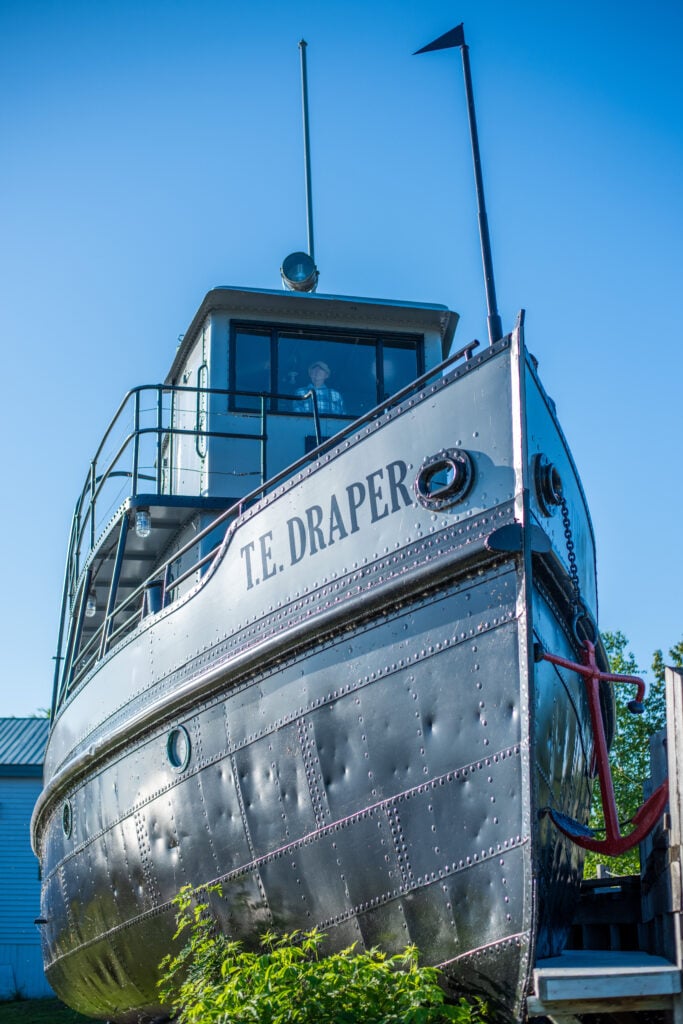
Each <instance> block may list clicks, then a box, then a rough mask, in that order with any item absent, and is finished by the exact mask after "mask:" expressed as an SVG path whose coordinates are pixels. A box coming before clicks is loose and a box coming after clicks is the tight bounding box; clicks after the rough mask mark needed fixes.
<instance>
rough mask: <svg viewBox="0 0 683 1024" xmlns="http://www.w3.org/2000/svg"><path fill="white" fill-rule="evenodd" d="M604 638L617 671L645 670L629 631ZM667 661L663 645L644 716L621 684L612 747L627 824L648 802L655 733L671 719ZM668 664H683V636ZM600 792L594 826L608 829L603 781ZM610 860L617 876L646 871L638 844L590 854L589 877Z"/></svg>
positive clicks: (657, 655)
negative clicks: (637, 712) (611, 854)
mask: <svg viewBox="0 0 683 1024" xmlns="http://www.w3.org/2000/svg"><path fill="white" fill-rule="evenodd" d="M602 638H603V640H604V643H605V649H606V651H607V655H608V657H609V662H610V667H611V669H612V671H613V672H617V673H619V674H620V675H636V676H642V675H643V673H642V671H641V670H640V669H639V667H638V664H637V662H636V659H635V657H634V655H633V653H632V651H629V650H628V640H627V639H626V637H625V636H624V634H623V633H621V632H619V631H616V632H614V633H612V632H605V633H603V634H602ZM666 663H667V662H665V659H664V656H663V654H662V652H661V650H658V651H655V653H654V654H653V656H652V676H653V679H652V681H651V682H650V685H649V687H648V691H647V698H646V701H645V711H644V713H643V714H642V715H634V714H632V713H631V712H630V711H629V710H628V707H627V705H628V702H629V700H630V699H631V696H632V695H631V694H628V695H627V694H626V693H625V692H624V689H623V687H622V686H620V685H617V695H616V696H617V716H616V729H615V735H614V742H613V744H612V749H611V751H610V764H611V767H612V778H613V780H614V795H615V798H616V803H617V810H618V813H619V820H620V822H622V823H623V824H624V825H625V824H626V823H627V822H628V821H630V819H631V818H632V817H633V815H634V814H635V813H636V811H637V810H638V808H639V807H640V805H641V804H642V802H643V782H644V780H645V779H646V778H647V777H648V776H649V774H650V737H651V736H653V735H654V733H656V732H658V731H659V730H660V729H663V728H664V726H665V724H666V698H665V692H664V667H665V664H666ZM668 663H669V664H672V665H675V666H678V667H679V668H680V667H683V640H681V641H679V643H677V644H675V646H674V647H672V648H670V650H669V661H668ZM594 794H595V798H594V802H593V809H592V813H591V820H590V825H591V828H593V829H596V830H600V829H604V826H605V821H604V817H603V813H602V805H601V803H600V797H599V789H598V786H597V782H596V785H595V789H594ZM605 861H606V863H607V867H608V869H609V871H610V873H611V874H614V875H633V874H638V873H639V871H640V860H639V853H638V848H637V847H636V848H635V849H634V850H629V851H628V853H625V854H622V856H621V857H614V858H611V857H610V858H605V857H604V855H601V854H595V853H589V854H587V855H586V861H585V866H584V874H585V875H586V877H588V878H591V877H595V875H596V873H597V865H598V864H599V863H603V862H605Z"/></svg>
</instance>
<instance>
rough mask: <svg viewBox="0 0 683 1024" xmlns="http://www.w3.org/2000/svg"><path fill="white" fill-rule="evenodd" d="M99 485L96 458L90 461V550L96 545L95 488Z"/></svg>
mask: <svg viewBox="0 0 683 1024" xmlns="http://www.w3.org/2000/svg"><path fill="white" fill-rule="evenodd" d="M96 487H97V468H96V466H95V462H94V460H93V461H92V462H91V463H90V550H91V551H92V549H93V548H94V547H95V489H96Z"/></svg>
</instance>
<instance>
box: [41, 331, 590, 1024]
mask: <svg viewBox="0 0 683 1024" xmlns="http://www.w3.org/2000/svg"><path fill="white" fill-rule="evenodd" d="M460 447H462V448H466V449H468V450H469V451H470V453H471V455H472V458H473V460H474V463H475V467H476V479H475V485H474V487H473V489H472V492H471V494H470V495H468V497H467V499H466V500H465V501H463V502H461V503H460V504H458V505H455V506H454V507H453V508H451V509H448V508H447V509H439V510H438V511H435V510H434V509H433V508H429V507H424V505H423V504H421V503H420V502H419V501H417V500H416V498H415V493H414V490H413V480H414V479H415V477H416V474H417V473H418V472H419V470H420V466H421V465H422V463H423V461H424V459H426V458H429V457H430V456H432V455H434V453H438V452H439V451H441V450H442V449H448V448H460ZM537 452H544V453H546V454H547V455H548V456H549V457H551V458H552V461H553V463H554V464H556V465H557V466H558V468H559V471H560V472H561V474H562V477H563V480H564V482H565V491H566V494H567V496H568V503H569V505H570V508H571V512H572V521H573V524H574V535H575V542H576V544H577V552H578V558H579V571H580V575H581V585H582V593H583V594H584V595H585V598H586V599H587V603H588V605H589V607H590V608H592V610H593V611H594V610H595V575H594V555H593V548H592V536H591V530H590V522H589V519H588V514H587V511H586V509H585V503H584V499H583V495H582V492H581V487H580V483H579V481H578V478H577V477H576V473H575V470H574V467H573V464H572V462H571V457H570V455H569V453H568V451H567V449H566V445H565V443H564V440H563V438H562V435H561V433H560V431H559V428H558V427H557V424H556V422H555V419H554V414H553V412H552V410H551V408H550V405H549V403H548V402H547V400H546V399H545V396H544V393H543V391H542V389H541V387H540V385H539V384H538V382H537V379H536V377H535V373H534V371H533V369H532V368H531V366H530V365H529V364H528V362H527V359H526V356H525V351H524V347H523V342H522V339H521V336H520V332H517V333H516V334H515V335H514V336H513V337H512V339H505V340H504V341H503V342H500V343H498V344H497V345H496V346H494V347H493V348H492V349H490V350H488V352H487V353H485V354H484V356H481V357H479V358H478V359H477V360H471V361H470V362H469V363H467V364H465V366H464V367H463V368H462V369H458V370H456V371H454V372H453V373H451V374H450V375H449V376H448V377H446V378H444V379H441V380H439V381H437V382H436V383H434V384H433V385H430V386H429V387H427V388H425V389H424V390H423V392H421V393H420V394H419V395H417V396H416V397H415V398H413V399H410V400H409V401H405V402H404V403H403V404H402V405H401V406H399V407H397V408H395V409H390V410H389V411H387V412H386V413H385V414H384V415H383V416H381V417H380V418H378V419H377V420H376V421H374V422H373V423H372V424H371V425H369V426H368V427H366V428H364V429H363V431H361V433H360V434H358V435H357V436H356V437H354V438H352V439H351V440H346V441H345V442H344V443H343V444H342V445H340V446H339V447H338V448H333V449H332V450H331V451H330V452H329V453H328V454H326V455H324V456H323V457H322V458H321V459H319V460H318V462H317V463H314V464H313V465H312V466H311V467H310V469H307V470H305V471H303V472H302V473H301V474H300V475H299V476H297V477H295V478H294V479H292V480H291V481H288V482H287V483H285V484H283V485H282V486H280V487H278V488H277V489H276V490H275V491H273V492H272V493H271V494H269V495H268V496H267V497H266V498H264V499H263V501H262V502H260V503H258V504H257V505H255V506H253V508H251V509H250V510H249V511H248V512H246V513H245V514H244V516H243V517H242V519H241V520H238V522H237V523H236V524H234V525H233V527H231V530H230V532H229V534H228V537H227V538H226V541H225V543H224V545H223V548H222V552H221V555H220V557H219V558H218V559H217V560H216V562H215V563H214V564H213V565H212V567H211V569H210V571H209V572H208V573H207V575H206V576H205V578H204V579H203V580H202V581H201V583H200V584H198V585H197V587H196V588H195V589H194V590H193V591H192V592H191V593H189V594H187V595H185V597H183V598H182V599H181V600H179V601H178V602H176V604H174V605H172V606H170V607H169V608H166V609H164V610H163V611H162V612H160V613H158V614H157V615H154V616H151V617H150V618H148V619H147V620H145V622H144V623H143V624H142V625H141V626H140V628H139V629H138V630H137V631H136V632H135V633H134V634H133V635H132V636H130V637H128V638H127V639H126V640H125V641H123V642H122V643H121V644H120V645H119V646H118V647H116V648H115V649H114V650H113V651H112V653H111V654H110V655H109V656H108V657H107V658H106V659H105V660H104V661H103V662H102V663H101V664H100V665H99V667H98V668H97V669H96V670H95V671H94V672H93V673H92V676H91V678H90V679H89V680H88V681H87V683H86V684H85V685H84V686H83V687H82V688H81V689H80V690H78V691H77V692H76V694H75V695H74V696H73V698H72V699H71V700H70V701H69V703H67V704H66V706H65V707H64V708H63V710H62V712H61V714H60V716H59V718H58V720H57V721H56V723H55V725H54V729H53V732H52V736H51V741H50V746H49V749H48V754H47V761H46V790H45V792H44V795H43V798H42V800H41V802H40V804H39V806H38V808H37V810H36V814H35V816H34V841H35V844H36V848H37V849H38V850H39V852H40V856H41V860H42V865H43V897H42V916H43V917H44V918H45V920H46V921H47V924H46V925H45V926H44V929H43V936H44V956H45V963H46V970H47V976H48V979H49V980H50V983H51V984H52V985H53V987H54V988H55V990H56V991H57V992H58V994H59V995H60V996H61V997H62V998H63V999H65V1000H66V1001H67V1002H68V1003H70V1004H71V1005H73V1006H75V1007H76V1008H78V1009H79V1010H81V1012H84V1013H87V1014H89V1015H91V1016H92V1015H94V1016H101V1017H103V1018H104V1017H106V1018H109V1019H114V1020H117V1021H122V1022H127V1021H138V1020H145V1019H148V1017H149V1018H151V1017H154V1016H155V1015H158V1014H159V1013H160V1012H161V1011H162V1008H161V1007H160V1006H159V1005H158V997H157V994H156V990H155V980H156V976H157V965H158V962H159V961H160V959H161V957H162V956H163V955H164V954H165V953H166V952H167V951H168V949H169V947H170V945H171V937H172V934H173V931H174V916H173V907H172V904H171V901H172V899H173V897H174V895H175V894H176V892H177V891H178V889H179V887H180V886H182V885H184V884H187V883H190V884H192V885H199V884H204V883H208V882H212V881H214V880H220V881H221V882H222V884H223V897H222V898H221V899H218V898H214V899H213V904H214V909H215V912H216V915H217V917H218V919H219V920H220V922H221V925H222V927H223V928H224V929H225V930H226V932H228V933H229V934H230V935H231V936H234V937H236V938H242V939H245V940H246V941H247V942H248V941H250V940H253V939H254V937H255V936H256V935H257V934H258V932H259V930H261V929H263V928H264V927H266V926H268V927H271V926H274V927H276V928H281V929H292V928H311V927H313V926H317V927H318V928H320V929H321V930H322V931H324V932H325V933H326V935H327V937H328V939H327V941H328V943H329V945H330V947H335V948H339V947H341V946H345V945H348V944H349V943H350V942H354V941H356V942H358V943H359V944H360V945H361V946H362V945H366V946H373V945H381V946H383V947H384V948H386V949H388V950H397V949H402V948H403V947H404V946H405V945H406V944H407V943H409V942H414V943H416V944H417V945H418V947H419V948H420V950H421V953H422V957H423V961H424V962H426V963H431V964H439V965H442V966H443V967H444V971H445V976H446V979H447V983H449V984H451V985H452V986H453V988H454V989H458V988H463V987H464V988H467V989H472V988H473V987H474V988H475V989H476V990H478V991H480V992H482V993H483V994H484V995H486V996H488V997H489V998H490V999H493V1000H494V1001H496V1002H497V1004H498V1005H499V1006H500V1007H501V1008H502V1009H503V1010H504V1011H505V1012H506V1013H507V1014H508V1015H509V1016H510V1017H511V1018H512V1019H518V1015H519V1014H520V1012H521V1008H522V1006H523V1002H524V997H525V992H526V990H527V985H528V977H529V973H530V970H531V968H532V966H533V963H534V957H535V947H536V944H537V943H538V944H540V947H541V948H542V949H543V951H544V952H547V951H549V950H557V949H558V948H559V947H560V946H561V944H562V941H563V934H564V929H565V926H566V923H567V921H568V914H569V911H570V908H571V904H572V901H573V898H574V894H575V891H576V888H577V885H578V880H579V876H580V870H581V863H580V855H579V852H578V850H577V849H576V848H575V847H572V846H571V845H570V844H569V843H568V842H567V841H566V840H564V839H563V838H562V837H561V836H559V835H558V833H557V832H555V831H554V830H553V829H552V825H550V823H549V821H548V819H547V818H546V819H543V821H541V822H539V819H538V813H537V812H538V810H539V809H540V808H542V807H544V806H547V805H549V804H550V805H552V806H554V807H556V808H558V809H560V810H562V811H564V812H565V813H567V814H571V815H572V816H573V817H576V818H580V819H583V820H585V819H586V817H587V814H588V807H589V801H590V788H591V785H590V779H589V770H588V767H589V759H590V739H589V737H588V732H587V728H588V711H587V707H586V702H585V698H584V695H583V692H582V688H581V684H580V683H579V682H578V680H574V679H572V678H568V677H566V675H565V676H564V677H561V676H560V674H559V673H558V672H557V671H555V670H554V669H553V668H552V666H550V665H548V664H547V663H543V664H542V665H540V666H539V665H535V663H534V659H533V641H534V639H538V640H540V641H541V642H543V643H545V644H547V645H548V646H552V648H553V650H556V651H559V652H561V653H565V654H566V655H567V656H570V655H573V654H574V649H573V647H572V640H571V635H572V634H571V629H570V625H571V623H570V608H569V603H568V601H567V590H568V587H567V576H566V570H564V569H563V568H562V563H563V560H564V561H566V557H565V552H564V538H563V532H562V526H561V523H560V522H559V519H557V517H543V516H542V515H541V512H540V511H539V508H538V507H537V505H536V504H535V500H536V499H535V498H534V493H533V487H532V486H531V484H530V469H529V467H530V464H531V459H532V457H533V455H534V454H535V453H537ZM361 487H362V489H363V499H362V501H361V500H360V496H361ZM539 525H540V526H541V527H542V529H543V531H544V533H545V535H546V537H547V538H548V539H549V541H550V545H549V548H550V554H549V555H542V554H539V553H534V542H533V539H532V537H533V532H534V531H533V529H532V527H536V528H538V526H539ZM506 527H507V528H508V532H507V534H506V533H505V531H504V530H502V532H501V528H506ZM515 530H517V533H515V532H514V531H515ZM510 531H512V536H513V538H514V537H515V536H517V537H518V538H519V544H518V545H517V548H516V549H515V545H514V544H512V545H510V543H509V536H510ZM501 537H505V538H506V541H505V543H501V541H500V538H501ZM181 727H182V729H181ZM182 730H185V731H184V732H183V731H182ZM65 809H66V810H65ZM65 813H66V816H67V818H68V825H69V827H68V828H66V827H65ZM67 833H68V834H67Z"/></svg>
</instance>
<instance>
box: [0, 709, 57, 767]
mask: <svg viewBox="0 0 683 1024" xmlns="http://www.w3.org/2000/svg"><path fill="white" fill-rule="evenodd" d="M49 729H50V720H49V718H0V769H1V768H2V767H5V766H9V765H13V766H19V765H36V766H40V765H42V763H43V757H44V754H45V744H46V743H47V734H48V732H49Z"/></svg>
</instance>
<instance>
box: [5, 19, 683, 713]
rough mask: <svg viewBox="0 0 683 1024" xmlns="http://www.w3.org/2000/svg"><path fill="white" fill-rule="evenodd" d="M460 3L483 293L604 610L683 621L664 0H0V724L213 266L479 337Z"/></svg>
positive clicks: (677, 40)
mask: <svg viewBox="0 0 683 1024" xmlns="http://www.w3.org/2000/svg"><path fill="white" fill-rule="evenodd" d="M460 21H464V23H465V31H466V37H467V41H468V43H469V44H470V52H471V59H472V68H473V77H474V87H475V95H476V101H477V114H478V119H479V132H480V141H481V149H482V158H483V163H484V176H485V184H486V195H487V205H488V211H489V220H490V224H491V236H492V244H493V256H494V264H495V269H496V278H497V286H498V298H499V306H500V311H501V315H502V317H503V323H504V326H505V327H506V329H510V328H511V326H512V324H513V322H514V317H515V314H516V312H517V310H518V308H520V307H522V306H523V307H525V308H526V310H527V342H528V344H529V347H530V348H531V350H532V351H533V352H534V353H535V355H536V356H537V357H538V359H539V362H540V369H541V373H542V376H543V379H544V382H545V384H546V387H547V388H548V390H549V391H550V393H551V394H552V395H553V396H554V398H555V400H556V402H557V406H558V410H559V414H560V418H561V420H562V423H563V425H564V429H565V433H566V434H567V436H568V438H569V441H570V444H571V445H572V448H573V450H574V454H575V458H576V461H577V464H578V466H579V469H580V472H581V474H582V477H583V481H584V485H585V489H586V492H587V495H588V499H589V503H590V506H591V510H592V515H593V522H594V526H595V531H596V535H597V541H598V573H599V586H600V609H601V626H602V628H603V629H605V628H607V629H610V628H611V629H616V628H619V629H621V630H623V631H624V632H625V633H626V634H627V636H628V637H629V638H630V641H631V646H632V648H633V650H634V652H635V654H636V656H637V658H638V660H639V662H640V664H641V665H642V666H643V667H646V666H647V665H648V664H649V659H650V655H651V652H652V650H653V649H654V648H656V647H663V648H665V649H666V648H667V647H668V646H670V645H671V644H673V643H675V642H676V641H677V640H679V639H680V638H681V636H682V635H683V614H682V611H681V596H680V595H681V579H682V569H683V564H682V563H683V555H682V552H683V542H682V539H681V527H680V519H681V510H682V509H683V485H682V475H683V474H682V472H681V447H682V434H683V430H682V417H681V404H680V395H681V388H682V373H681V370H682V357H681V345H682V338H681V317H682V316H683V310H682V308H681V307H682V305H683V303H682V296H681V291H682V287H681V286H682V284H683V258H682V251H681V250H682V245H683V242H682V239H683V199H682V193H681V183H682V182H683V61H682V59H681V53H682V52H683V6H682V5H681V4H680V2H674V0H655V2H653V3H649V4H643V3H635V2H632V3H628V2H626V3H619V4H617V3H614V2H611V0H602V2H600V3H595V0H575V2H571V3H569V2H561V0H560V2H555V3H548V2H547V0H545V2H540V0H538V2H537V0H533V2H526V3H525V2H521V3H518V4H511V3H509V2H502V0H488V2H487V0H463V2H461V3H458V2H453V0H449V2H442V0H430V2H428V3H415V2H414V0H410V2H408V0H391V2H389V0H376V2H373V0H363V2H361V0H345V2H344V3H341V2H335V0H331V2H327V3H319V4H308V5H307V4H283V3H281V2H274V0H260V2H259V0H253V2H252V3H250V4H248V5H247V4H243V3H240V4H237V3H233V2H231V0H222V2H217V0H195V2H189V0H165V2H164V3H161V2H155V0H148V2H146V0H134V2H133V0H118V2H117V3H113V2H106V0H97V2H93V0H87V2H84V0H62V2H56V0H3V3H2V5H1V6H0V147H1V154H2V155H1V159H0V317H1V322H0V326H1V330H2V351H3V357H4V360H5V363H4V365H5V369H6V371H7V372H6V374H5V385H4V389H3V391H4V394H3V400H2V403H1V404H0V408H1V415H2V438H3V450H4V458H3V464H4V466H3V468H4V472H3V478H4V482H3V501H2V516H3V522H2V529H1V530H0V567H1V569H2V590H1V592H0V631H1V632H0V639H1V641H2V666H1V668H0V680H1V690H0V696H1V699H0V714H2V715H11V714H19V715H20V714H30V713H32V712H34V711H35V710H36V709H37V708H39V707H41V706H45V705H48V704H49V701H50V690H51V678H52V662H51V657H52V655H53V653H54V647H55V640H56V632H57V618H58V611H59V601H60V591H61V581H62V572H63V565H64V556H65V546H66V540H67V533H68V529H69V525H70V518H71V512H72V509H73V504H74V501H75V498H76V495H77V492H78V491H79V489H80V487H81V485H82V482H83V480H84V478H85V473H86V470H87V466H88V461H89V458H90V456H91V454H92V453H93V451H94V448H95V446H96V444H97V442H98V441H99V438H100V435H101V433H102V431H103V429H104V427H105V426H106V424H107V423H108V421H109V418H110V415H111V414H112V413H113V411H114V409H115V408H116V406H117V404H118V402H119V400H120V398H121V397H122V395H123V394H124V392H125V391H126V390H127V389H128V388H129V387H132V386H134V385H136V384H140V383H153V382H157V381H159V380H162V379H163V378H164V376H165V373H166V370H167V368H168V366H169V365H170V361H171V359H172V356H173V353H174V351H175V346H176V340H177V337H178V335H179V334H181V333H182V332H183V331H184V330H185V329H186V327H187V325H188V324H189V322H190V320H191V319H192V316H193V314H194V312H195V309H196V307H197V305H198V304H199V302H200V301H201V299H202V297H203V295H204V293H205V292H206V291H207V290H208V289H209V288H210V287H212V286H214V285H218V284H234V285H247V286H254V287H266V288H273V287H279V275H278V270H279V266H280V263H281V260H282V258H283V257H284V256H285V255H286V254H287V253H288V252H291V251H292V250H295V249H299V248H305V245H306V234H305V209H304V188H303V176H302V165H303V157H302V143H301V122H300V105H299V104H300V96H299V64H298V49H297V43H298V40H299V39H300V38H301V37H302V36H303V37H304V38H306V39H307V41H308V43H309V50H308V64H309V76H310V77H309V82H310V91H311V133H312V155H313V190H314V204H315V227H316V256H317V261H318V264H319V267H320V270H321V280H320V290H321V291H323V292H332V293H338V294H351V295H353V294H355V295H366V296H378V297H382V298H394V299H402V300H416V301H424V302H443V303H446V304H448V305H450V306H451V307H452V308H454V309H456V310H458V311H459V312H460V314H461V317H462V319H461V322H460V326H459V328H458V334H457V335H456V338H458V339H459V340H460V341H461V343H463V344H464V343H465V341H468V340H470V339H471V338H472V337H479V338H481V339H482V340H483V339H484V338H485V337H486V328H485V309H484V297H483V286H482V278H481V269H480V266H481V264H480V256H479V249H478V238H477V229H476V212H475V202H474V194H473V193H474V189H473V182H472V169H471V160H470V151H469V146H468V137H467V130H466V114H465V105H464V97H463V86H462V73H461V69H460V64H459V55H458V53H457V51H446V52H443V53H436V54H428V55H425V56H421V57H413V56H411V54H412V52H413V51H414V50H416V49H418V48H419V47H420V46H422V45H424V44H426V43H428V42H430V41H431V40H432V39H434V38H435V37H436V36H438V35H441V34H442V33H443V32H445V31H447V30H448V29H450V28H452V27H453V26H454V25H456V24H457V23H458V22H460Z"/></svg>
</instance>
